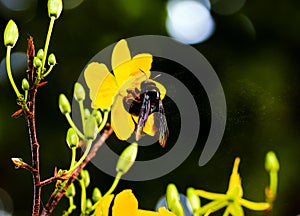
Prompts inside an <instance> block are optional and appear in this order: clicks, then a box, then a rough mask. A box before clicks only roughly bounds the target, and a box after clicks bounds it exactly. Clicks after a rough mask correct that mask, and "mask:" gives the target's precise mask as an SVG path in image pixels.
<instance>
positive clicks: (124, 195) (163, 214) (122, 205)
mask: <svg viewBox="0 0 300 216" xmlns="http://www.w3.org/2000/svg"><path fill="white" fill-rule="evenodd" d="M113 197H114V195H112V194H111V195H107V196H105V197H103V198H102V199H101V201H100V202H99V204H98V206H97V208H96V216H108V215H109V206H110V204H111V202H112V200H113ZM112 216H175V215H174V214H173V213H171V212H169V211H168V210H166V209H165V208H164V207H161V208H159V209H158V212H154V211H147V210H141V209H138V201H137V199H136V198H135V196H134V194H133V193H132V191H131V190H129V189H128V190H123V191H122V192H121V193H119V194H118V195H116V198H115V200H114V204H113V206H112Z"/></svg>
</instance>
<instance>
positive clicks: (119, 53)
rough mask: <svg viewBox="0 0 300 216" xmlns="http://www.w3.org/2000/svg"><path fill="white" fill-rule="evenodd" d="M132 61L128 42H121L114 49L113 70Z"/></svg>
mask: <svg viewBox="0 0 300 216" xmlns="http://www.w3.org/2000/svg"><path fill="white" fill-rule="evenodd" d="M130 59H131V55H130V50H129V48H128V45H127V42H126V40H124V39H122V40H120V41H119V42H118V43H117V44H116V45H115V47H114V49H113V52H112V55H111V66H112V68H113V69H115V68H116V67H118V66H119V65H121V64H123V63H125V62H127V61H129V60H130Z"/></svg>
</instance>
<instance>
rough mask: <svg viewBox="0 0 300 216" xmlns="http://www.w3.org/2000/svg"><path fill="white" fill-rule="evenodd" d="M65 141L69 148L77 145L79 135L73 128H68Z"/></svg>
mask: <svg viewBox="0 0 300 216" xmlns="http://www.w3.org/2000/svg"><path fill="white" fill-rule="evenodd" d="M66 141H67V144H68V146H69V148H70V149H72V148H77V147H78V143H79V137H78V135H77V133H76V132H75V130H74V129H73V128H69V130H68V132H67V137H66Z"/></svg>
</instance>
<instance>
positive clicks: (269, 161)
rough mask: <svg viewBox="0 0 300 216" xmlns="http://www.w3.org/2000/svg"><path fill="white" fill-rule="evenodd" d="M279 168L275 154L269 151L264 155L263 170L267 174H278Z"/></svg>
mask: <svg viewBox="0 0 300 216" xmlns="http://www.w3.org/2000/svg"><path fill="white" fill-rule="evenodd" d="M279 168H280V165H279V161H278V159H277V157H276V154H275V153H274V152H273V151H269V152H268V153H267V154H266V159H265V169H266V171H268V172H278V170H279Z"/></svg>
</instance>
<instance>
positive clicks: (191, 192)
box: [187, 188, 201, 212]
mask: <svg viewBox="0 0 300 216" xmlns="http://www.w3.org/2000/svg"><path fill="white" fill-rule="evenodd" d="M187 199H188V201H189V203H190V204H191V207H192V210H193V212H196V211H197V210H198V209H200V207H201V202H200V198H199V197H198V196H197V195H196V194H195V189H194V188H188V189H187Z"/></svg>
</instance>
